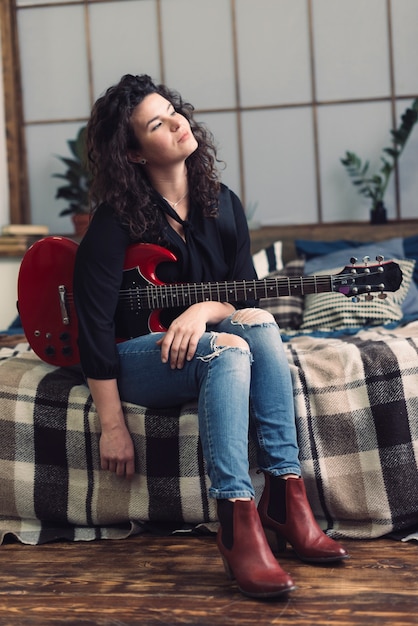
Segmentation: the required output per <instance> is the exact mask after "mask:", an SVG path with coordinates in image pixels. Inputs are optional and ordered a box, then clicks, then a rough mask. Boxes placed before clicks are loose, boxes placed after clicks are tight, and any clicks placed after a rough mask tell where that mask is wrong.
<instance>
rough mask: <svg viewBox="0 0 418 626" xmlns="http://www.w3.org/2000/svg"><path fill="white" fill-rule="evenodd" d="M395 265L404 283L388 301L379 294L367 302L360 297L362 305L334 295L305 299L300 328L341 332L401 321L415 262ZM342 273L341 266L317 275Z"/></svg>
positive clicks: (389, 295) (410, 261)
mask: <svg viewBox="0 0 418 626" xmlns="http://www.w3.org/2000/svg"><path fill="white" fill-rule="evenodd" d="M396 263H398V264H399V266H400V268H401V270H402V273H403V280H402V283H401V285H400V287H399V289H398V290H397V291H394V292H387V293H386V296H387V297H386V298H385V299H381V298H379V297H378V295H379V294H378V293H377V292H375V293H373V294H372V295H373V299H372V300H370V301H369V300H366V297H365V295H361V296H360V301H359V302H352V300H351V298H350V297H346V296H344V295H342V294H340V293H335V292H332V293H322V294H315V295H309V296H305V308H304V312H303V321H302V325H301V327H300V328H301V329H308V328H309V329H321V330H341V329H350V328H362V327H364V326H380V325H384V324H388V323H390V322H400V321H401V319H402V317H403V312H402V308H401V305H402V302H403V301H404V299H405V297H406V295H407V293H408V289H409V287H410V284H411V281H412V275H413V272H414V267H415V261H412V260H405V259H403V260H397V261H396ZM340 271H341V267H338V268H337V269H335V268H334V269H331V270H322V271H321V272H316V275H327V274H338V273H339V272H340ZM383 282H384V279H383Z"/></svg>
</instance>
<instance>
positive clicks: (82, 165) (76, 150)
mask: <svg viewBox="0 0 418 626" xmlns="http://www.w3.org/2000/svg"><path fill="white" fill-rule="evenodd" d="M67 144H68V147H69V148H70V151H71V153H72V155H73V157H74V158H68V157H62V156H58V157H57V158H58V159H60V160H61V161H62V162H63V163H64V164H65V165H66V166H67V171H66V172H65V173H63V174H62V173H57V174H53V176H54V177H56V178H62V179H64V180H65V181H66V184H65V185H62V186H61V187H58V189H57V192H56V194H55V198H63V199H64V200H67V201H68V203H69V204H68V206H67V207H66V208H65V209H63V210H62V211H61V212H60V216H64V215H71V219H72V221H73V224H74V229H75V234H76V236H78V237H82V236H83V235H84V233H85V232H86V230H87V227H88V224H89V221H90V208H89V187H90V173H89V171H88V169H87V154H86V127H85V126H82V127H81V128H80V130H79V131H78V133H77V137H76V138H75V139H69V140H68V141H67Z"/></svg>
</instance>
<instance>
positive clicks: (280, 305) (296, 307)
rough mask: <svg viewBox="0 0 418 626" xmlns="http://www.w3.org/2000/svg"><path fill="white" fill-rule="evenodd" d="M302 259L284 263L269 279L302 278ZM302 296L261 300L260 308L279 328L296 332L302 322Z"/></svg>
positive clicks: (303, 263)
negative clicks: (270, 315) (272, 318)
mask: <svg viewBox="0 0 418 626" xmlns="http://www.w3.org/2000/svg"><path fill="white" fill-rule="evenodd" d="M304 266H305V261H304V259H294V260H293V261H289V262H288V263H286V265H285V266H284V268H283V269H282V270H279V271H277V272H272V273H271V274H269V278H275V277H283V278H286V277H290V278H296V277H298V276H303V273H304ZM303 303H304V298H303V296H293V295H292V296H283V297H279V298H261V299H260V307H261V308H262V309H266V311H269V312H270V313H271V314H272V315H273V316H274V319H275V320H276V322H277V324H278V325H279V326H280V328H286V329H291V330H296V329H297V328H299V326H300V324H301V322H302V315H303Z"/></svg>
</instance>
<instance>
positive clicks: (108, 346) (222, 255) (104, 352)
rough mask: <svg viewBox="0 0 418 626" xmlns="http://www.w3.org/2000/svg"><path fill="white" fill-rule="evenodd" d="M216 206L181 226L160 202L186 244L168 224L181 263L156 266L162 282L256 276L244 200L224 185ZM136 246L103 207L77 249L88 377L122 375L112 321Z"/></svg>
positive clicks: (79, 311) (77, 301) (78, 302)
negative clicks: (212, 213)
mask: <svg viewBox="0 0 418 626" xmlns="http://www.w3.org/2000/svg"><path fill="white" fill-rule="evenodd" d="M218 206H219V217H217V218H205V217H203V216H202V214H201V212H200V211H199V210H196V208H195V207H193V206H192V207H191V209H190V211H189V217H188V220H187V221H185V222H182V221H181V220H179V218H178V217H177V214H175V213H173V211H172V209H171V207H170V205H169V204H168V203H166V202H165V201H164V200H163V199H162V198H161V197H159V198H158V201H157V206H156V210H161V211H163V212H165V213H168V214H170V215H172V216H173V217H174V218H175V219H177V220H178V221H180V222H181V223H182V225H183V227H184V232H185V238H186V241H184V240H183V239H182V237H180V235H179V234H178V233H177V232H176V231H175V230H174V229H173V228H171V226H169V224H168V222H167V225H166V227H165V232H164V236H165V239H166V240H167V242H168V245H167V247H168V248H170V250H172V252H174V254H175V256H176V258H177V262H175V263H165V262H164V263H161V264H160V265H159V266H158V270H157V273H158V277H159V278H160V280H162V281H163V282H164V283H174V282H210V281H224V280H253V279H255V278H256V273H255V270H254V266H253V263H252V258H251V252H250V237H249V233H248V226H247V221H246V217H245V214H244V211H243V208H242V205H241V202H240V200H239V199H238V197H237V196H236V195H235V194H234V193H233V192H232V191H231V190H230V189H228V188H227V187H226V186H225V185H222V187H221V192H220V197H219V205H218ZM226 224H228V226H227V227H226V226H225V225H226ZM226 231H228V232H227V235H226ZM132 243H135V242H134V241H133V240H132V239H131V237H130V234H129V231H128V229H127V228H126V227H125V226H124V225H123V224H122V223H121V222H120V220H119V218H118V217H117V216H116V215H115V213H114V211H113V210H112V209H111V207H109V206H108V205H105V204H103V205H101V206H100V207H98V209H97V211H96V212H95V214H94V217H93V219H92V221H91V223H90V226H89V229H88V231H87V233H86V235H85V236H84V238H83V240H82V241H81V243H80V246H79V248H78V251H77V256H76V263H75V271H74V300H75V306H76V310H77V317H78V324H79V339H78V342H79V349H80V358H81V365H82V368H83V371H84V374H85V375H86V376H87V377H89V378H94V379H112V378H117V376H118V373H119V364H118V352H117V350H116V342H115V322H114V318H115V311H116V307H117V303H118V298H119V291H120V288H121V283H122V276H123V268H124V259H125V254H126V248H127V247H128V246H129V245H130V244H132ZM254 304H256V303H255V302H251V303H248V302H247V303H243V302H240V303H234V306H236V308H242V307H243V306H254ZM178 313H179V310H178V309H176V310H174V311H172V318H174V317H176V315H178ZM169 321H170V319H168V321H167V323H169ZM164 323H165V322H164Z"/></svg>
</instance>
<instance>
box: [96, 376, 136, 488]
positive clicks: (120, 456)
mask: <svg viewBox="0 0 418 626" xmlns="http://www.w3.org/2000/svg"><path fill="white" fill-rule="evenodd" d="M87 382H88V385H89V388H90V392H91V395H92V397H93V401H94V404H95V405H96V409H97V413H98V415H99V419H100V426H101V429H102V432H101V435H100V444H99V447H100V466H101V468H102V469H103V470H108V471H109V472H114V473H115V474H116V475H117V476H125V477H126V478H132V476H133V474H134V472H135V454H134V444H133V441H132V437H131V434H130V432H129V430H128V427H127V426H126V422H125V416H124V414H123V409H122V404H121V401H120V397H119V391H118V386H117V381H116V379H114V378H112V379H110V380H96V379H94V378H88V380H87Z"/></svg>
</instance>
